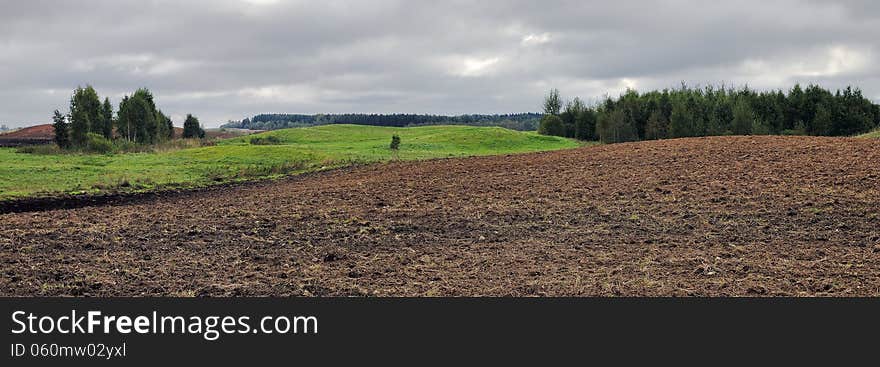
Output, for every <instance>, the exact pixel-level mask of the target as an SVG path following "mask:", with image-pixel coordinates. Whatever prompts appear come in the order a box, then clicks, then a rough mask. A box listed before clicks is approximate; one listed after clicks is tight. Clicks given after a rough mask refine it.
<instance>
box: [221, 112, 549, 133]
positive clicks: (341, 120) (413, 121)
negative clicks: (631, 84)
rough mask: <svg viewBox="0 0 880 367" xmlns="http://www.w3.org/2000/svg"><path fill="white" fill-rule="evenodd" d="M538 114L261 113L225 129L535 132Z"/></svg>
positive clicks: (231, 122) (230, 124) (538, 119)
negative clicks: (331, 126) (342, 127)
mask: <svg viewBox="0 0 880 367" xmlns="http://www.w3.org/2000/svg"><path fill="white" fill-rule="evenodd" d="M541 116H542V115H541V114H539V113H514V114H502V115H458V116H443V115H417V114H359V113H350V114H317V115H302V114H260V115H256V116H253V117H249V118H245V119H244V120H241V121H229V122H228V123H226V124H224V125H222V126H221V127H225V128H239V129H252V130H276V129H286V128H292V127H308V126H315V125H327V124H357V125H372V126H394V127H405V126H423V125H471V126H502V127H506V128H509V129H514V130H524V131H525V130H530V131H534V130H535V129H537V127H538V123H539V121H540V119H541Z"/></svg>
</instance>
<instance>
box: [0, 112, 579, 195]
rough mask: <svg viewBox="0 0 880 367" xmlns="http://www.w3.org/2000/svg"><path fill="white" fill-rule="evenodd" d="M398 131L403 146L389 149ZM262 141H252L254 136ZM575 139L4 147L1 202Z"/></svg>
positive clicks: (353, 134)
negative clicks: (100, 151) (48, 149)
mask: <svg viewBox="0 0 880 367" xmlns="http://www.w3.org/2000/svg"><path fill="white" fill-rule="evenodd" d="M392 135H398V136H400V138H401V144H400V150H399V152H398V153H397V154H394V153H393V152H392V151H391V150H390V149H389V143H390V141H391V137H392ZM255 138H256V139H258V141H261V142H262V144H252V139H255ZM579 145H580V144H579V143H578V142H576V141H574V140H570V139H565V138H560V137H552V136H541V135H538V134H536V133H533V132H518V131H513V130H507V129H503V128H498V127H470V126H427V127H411V128H392V127H374V126H359V125H325V126H317V127H311V128H298V129H285V130H276V131H271V132H267V133H262V134H257V135H249V136H243V137H238V138H233V139H228V140H220V141H218V142H217V143H216V145H213V146H204V147H198V148H189V149H180V150H173V151H166V152H155V153H126V154H107V155H95V154H29V153H21V152H18V151H17V150H16V149H15V148H0V200H5V199H14V198H23V197H39V196H52V195H59V194H101V193H106V192H137V191H149V190H160V189H173V188H194V187H201V186H206V185H211V184H217V183H224V182H233V181H243V180H253V179H259V178H272V177H280V176H283V175H289V174H298V173H304V172H312V171H319V170H326V169H332V168H339V167H344V166H348V165H352V164H361V163H373V162H382V161H388V160H392V159H400V160H422V159H432V158H447V157H464V156H484V155H496V154H513V153H526V152H537V151H548V150H558V149H566V148H574V147H577V146H579Z"/></svg>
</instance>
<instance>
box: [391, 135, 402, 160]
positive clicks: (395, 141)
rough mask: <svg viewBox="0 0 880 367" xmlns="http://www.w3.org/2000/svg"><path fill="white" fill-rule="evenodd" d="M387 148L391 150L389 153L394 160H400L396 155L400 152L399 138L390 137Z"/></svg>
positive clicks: (395, 136)
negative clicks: (389, 143) (389, 144)
mask: <svg viewBox="0 0 880 367" xmlns="http://www.w3.org/2000/svg"><path fill="white" fill-rule="evenodd" d="M389 148H391V153H392V154H394V159H400V156H399V155H398V154H399V152H400V137H399V136H397V135H393V136H391V146H389Z"/></svg>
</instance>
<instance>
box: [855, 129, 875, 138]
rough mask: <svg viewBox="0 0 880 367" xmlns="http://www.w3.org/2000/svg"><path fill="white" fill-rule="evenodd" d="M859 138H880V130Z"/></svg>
mask: <svg viewBox="0 0 880 367" xmlns="http://www.w3.org/2000/svg"><path fill="white" fill-rule="evenodd" d="M858 137H859V138H880V129H878V130H874V131H872V132H869V133H865V134H862V135H859V136H858Z"/></svg>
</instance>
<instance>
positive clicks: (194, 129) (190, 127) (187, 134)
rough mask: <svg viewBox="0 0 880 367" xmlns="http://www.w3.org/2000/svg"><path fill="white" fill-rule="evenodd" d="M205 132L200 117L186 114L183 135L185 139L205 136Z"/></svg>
mask: <svg viewBox="0 0 880 367" xmlns="http://www.w3.org/2000/svg"><path fill="white" fill-rule="evenodd" d="M204 136H205V132H204V131H203V130H202V127H201V126H200V125H199V119H198V118H196V117H195V116H193V115H186V120H184V121H183V137H184V138H185V139H193V138H204Z"/></svg>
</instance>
